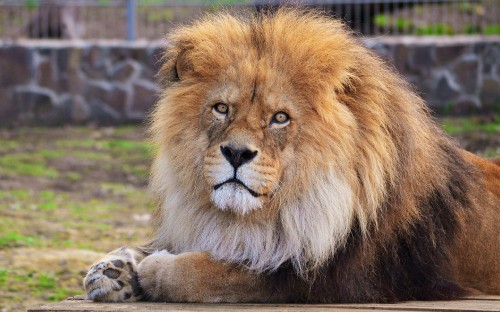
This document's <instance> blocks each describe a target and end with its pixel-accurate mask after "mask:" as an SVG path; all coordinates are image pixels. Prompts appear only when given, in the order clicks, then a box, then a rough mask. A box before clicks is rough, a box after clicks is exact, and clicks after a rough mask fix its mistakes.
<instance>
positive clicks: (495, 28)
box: [484, 24, 500, 36]
mask: <svg viewBox="0 0 500 312" xmlns="http://www.w3.org/2000/svg"><path fill="white" fill-rule="evenodd" d="M484 34H485V35H490V36H491V35H500V24H494V25H487V26H486V27H484Z"/></svg>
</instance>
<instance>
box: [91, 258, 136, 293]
mask: <svg viewBox="0 0 500 312" xmlns="http://www.w3.org/2000/svg"><path fill="white" fill-rule="evenodd" d="M130 260H131V259H129V258H128V257H127V256H125V255H124V256H118V255H116V256H115V255H110V257H109V258H105V259H103V260H102V261H101V262H99V263H97V264H95V265H93V266H92V267H91V268H90V270H89V272H88V273H87V276H86V277H85V279H84V281H83V285H84V287H85V291H86V292H87V299H90V300H94V301H104V302H132V301H138V300H140V299H141V297H142V294H141V287H140V285H139V279H138V277H137V267H136V265H135V263H134V262H133V261H130Z"/></svg>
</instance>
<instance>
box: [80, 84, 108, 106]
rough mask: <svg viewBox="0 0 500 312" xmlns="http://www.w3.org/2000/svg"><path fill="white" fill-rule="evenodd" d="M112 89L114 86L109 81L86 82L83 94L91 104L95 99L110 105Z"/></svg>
mask: <svg viewBox="0 0 500 312" xmlns="http://www.w3.org/2000/svg"><path fill="white" fill-rule="evenodd" d="M112 89H113V87H112V85H111V84H110V83H109V82H107V81H103V80H100V81H86V82H85V85H84V88H83V94H84V96H85V98H86V99H87V101H88V102H89V103H90V102H92V101H93V100H94V99H97V100H99V101H100V102H103V103H108V102H109V99H110V96H111V91H112Z"/></svg>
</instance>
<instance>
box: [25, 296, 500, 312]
mask: <svg viewBox="0 0 500 312" xmlns="http://www.w3.org/2000/svg"><path fill="white" fill-rule="evenodd" d="M331 310H337V311H357V312H362V311H500V296H487V297H470V298H466V299H464V300H458V301H412V302H403V303H397V304H309V305H305V304H279V305H278V304H176V303H150V302H137V303H127V304H125V303H94V302H92V301H89V300H65V301H62V302H58V303H51V304H45V305H41V306H38V307H34V308H31V309H29V310H28V311H31V312H35V311H290V312H294V311H314V312H317V311H331Z"/></svg>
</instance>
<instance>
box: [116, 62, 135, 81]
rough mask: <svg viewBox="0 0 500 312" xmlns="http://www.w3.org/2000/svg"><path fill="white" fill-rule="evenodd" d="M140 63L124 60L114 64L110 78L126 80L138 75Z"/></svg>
mask: <svg viewBox="0 0 500 312" xmlns="http://www.w3.org/2000/svg"><path fill="white" fill-rule="evenodd" d="M139 71H140V65H139V64H138V63H136V62H134V61H125V62H122V63H119V64H118V65H116V66H115V67H114V68H113V70H112V71H111V79H112V80H115V81H119V82H127V81H129V80H132V79H134V78H135V77H137V76H138V74H139Z"/></svg>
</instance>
